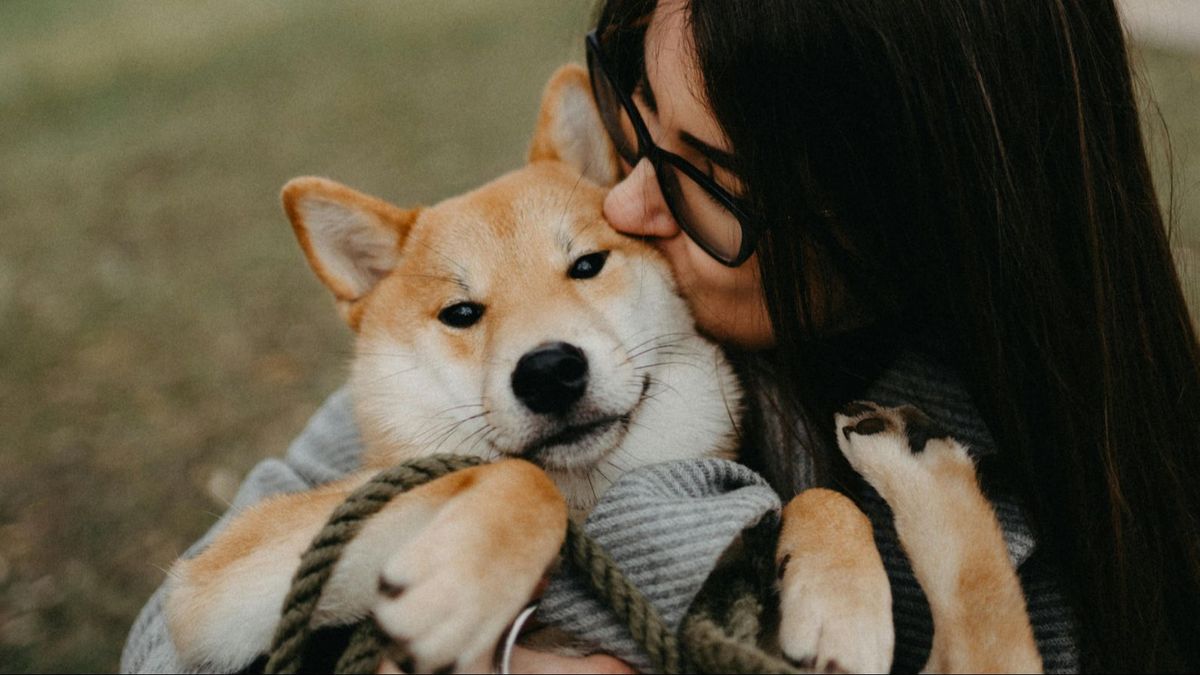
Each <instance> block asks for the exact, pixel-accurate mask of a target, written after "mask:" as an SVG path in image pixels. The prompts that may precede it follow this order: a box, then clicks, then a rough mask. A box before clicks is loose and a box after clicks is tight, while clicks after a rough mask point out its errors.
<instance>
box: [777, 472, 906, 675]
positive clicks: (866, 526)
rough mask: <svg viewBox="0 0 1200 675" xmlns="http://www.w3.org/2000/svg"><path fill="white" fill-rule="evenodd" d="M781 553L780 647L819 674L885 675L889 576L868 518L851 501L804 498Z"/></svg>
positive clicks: (788, 521) (790, 511)
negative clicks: (823, 672) (877, 674)
mask: <svg viewBox="0 0 1200 675" xmlns="http://www.w3.org/2000/svg"><path fill="white" fill-rule="evenodd" d="M783 518H784V522H783V529H782V531H781V532H780V538H779V549H778V551H777V553H776V565H777V567H778V587H779V600H780V608H779V609H780V626H779V646H780V649H781V651H782V652H783V655H784V656H785V657H786V658H787V659H789V660H790V661H792V662H793V664H794V665H797V666H799V667H802V668H805V669H815V670H817V671H818V672H821V671H825V672H852V673H885V672H887V671H888V669H889V668H890V666H891V663H892V651H893V647H894V645H895V631H894V628H893V626H892V595H891V585H890V584H889V582H888V577H887V572H886V571H885V570H884V567H883V561H882V559H881V558H880V556H879V551H878V550H877V549H876V548H875V540H874V536H873V533H872V529H871V523H870V521H868V520H867V517H866V516H865V515H863V513H862V512H861V511H859V510H858V508H857V507H856V506H855V505H854V503H853V502H851V501H850V500H849V499H848V498H846V497H845V496H843V495H841V494H838V493H836V492H833V491H831V490H824V489H820V488H817V489H811V490H806V491H805V492H802V493H801V494H800V495H798V496H797V497H796V498H794V499H793V500H792V501H791V502H789V503H788V505H787V506H786V507H785V508H784V512H783Z"/></svg>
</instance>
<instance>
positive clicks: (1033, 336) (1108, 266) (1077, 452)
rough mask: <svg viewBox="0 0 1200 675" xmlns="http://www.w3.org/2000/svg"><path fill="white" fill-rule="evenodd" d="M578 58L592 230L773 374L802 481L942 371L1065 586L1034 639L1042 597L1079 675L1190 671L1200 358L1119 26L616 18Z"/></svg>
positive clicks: (812, 5) (885, 9)
mask: <svg viewBox="0 0 1200 675" xmlns="http://www.w3.org/2000/svg"><path fill="white" fill-rule="evenodd" d="M594 35H595V41H594V44H593V46H592V54H591V57H592V59H593V62H592V67H593V88H594V89H595V91H596V93H597V99H598V101H599V102H600V103H601V106H602V110H603V111H604V112H605V114H606V121H607V123H608V126H609V131H610V135H611V136H613V139H614V142H615V143H616V145H617V147H618V150H619V151H620V154H621V155H622V157H623V158H624V159H625V160H626V163H627V168H628V174H627V176H626V177H625V179H624V180H623V181H622V182H621V183H620V184H619V185H618V186H617V187H616V188H615V189H614V190H613V191H612V192H611V194H610V195H609V196H608V199H607V201H606V203H605V214H606V216H607V217H608V218H609V219H610V221H611V222H612V224H613V226H614V227H616V228H617V229H618V230H621V231H623V232H625V233H628V234H631V235H635V236H644V237H649V238H651V239H652V240H653V241H654V242H655V243H656V244H657V245H658V246H659V248H660V249H661V250H662V251H663V253H664V254H665V255H666V256H667V258H668V259H669V260H670V261H671V263H672V265H673V266H674V269H675V271H676V273H677V276H678V277H679V279H680V282H681V285H682V287H683V289H684V293H685V295H687V296H688V297H689V299H690V300H691V303H692V305H693V309H694V310H695V311H696V314H697V317H698V320H699V321H700V323H701V325H702V326H703V327H704V328H705V329H706V330H708V331H709V332H710V333H711V334H713V335H714V336H716V337H718V338H720V339H722V340H725V341H727V342H729V343H731V344H733V345H737V346H742V347H747V348H751V349H757V348H762V347H771V352H770V353H771V355H772V357H773V358H774V361H775V363H774V367H775V368H774V369H775V371H776V372H778V373H781V374H782V376H781V377H780V378H779V379H780V382H781V386H782V387H783V389H784V392H785V394H787V396H786V398H787V400H789V401H790V402H791V403H793V404H794V405H795V406H796V409H797V410H799V411H801V412H800V413H799V414H798V418H799V422H800V423H801V427H802V428H803V430H804V434H805V436H806V437H807V438H809V439H811V442H810V443H808V446H807V447H808V449H809V450H810V451H811V453H812V454H813V457H812V463H813V469H814V471H815V475H816V480H817V481H820V482H825V483H834V484H849V482H848V480H847V476H846V474H847V469H846V468H845V467H844V466H843V465H842V464H841V461H840V458H839V457H838V456H837V454H836V452H830V451H829V450H828V449H830V448H836V446H835V445H834V443H833V439H832V432H833V425H832V424H830V423H829V420H830V419H832V413H833V411H835V410H836V409H838V408H839V407H840V406H842V405H844V404H845V403H846V402H848V401H850V400H852V399H854V398H858V397H861V396H863V395H864V393H869V392H870V391H871V390H872V386H873V383H877V382H878V381H879V379H880V378H881V377H886V376H887V373H888V372H889V369H890V368H894V367H895V364H896V362H897V359H903V358H907V356H906V355H912V354H915V355H918V358H923V359H925V360H926V362H933V363H936V364H937V365H938V368H939V369H941V370H942V371H944V372H945V373H947V374H949V377H951V380H949V381H953V380H960V381H961V382H962V385H963V389H964V392H965V395H966V396H969V398H970V401H971V402H973V404H974V407H975V408H976V409H977V410H978V418H979V421H981V422H982V423H983V424H984V425H985V426H986V431H990V436H991V439H993V440H994V445H995V449H996V451H997V452H996V453H995V455H994V456H993V459H994V460H995V461H993V462H991V464H993V465H994V467H989V468H988V469H987V470H985V475H984V478H985V481H989V480H992V481H996V482H1001V483H1003V484H1004V485H1007V486H1009V487H1008V489H1007V490H1005V488H1003V487H1001V488H999V489H998V490H996V493H1002V492H1008V493H1011V494H1012V495H1013V496H1014V497H1015V499H1016V500H1017V502H1018V503H1019V504H1021V505H1023V507H1024V509H1025V511H1026V512H1027V514H1028V516H1029V517H1030V519H1031V524H1032V526H1033V532H1034V533H1035V535H1036V538H1037V540H1038V544H1037V552H1036V553H1035V555H1034V557H1035V558H1037V559H1038V564H1039V565H1041V566H1042V569H1043V570H1057V572H1042V575H1043V576H1049V577H1050V578H1051V581H1052V582H1053V583H1052V584H1050V585H1049V586H1046V585H1036V586H1035V585H1033V584H1031V583H1030V578H1029V576H1030V575H1027V574H1026V573H1025V572H1024V571H1022V578H1023V581H1025V583H1026V593H1027V596H1028V599H1029V603H1030V607H1031V611H1034V608H1035V607H1037V606H1039V604H1040V603H1042V601H1043V600H1045V598H1044V597H1041V595H1040V594H1041V593H1042V592H1043V590H1042V589H1046V588H1051V589H1052V588H1053V586H1058V587H1059V588H1060V589H1061V591H1062V593H1063V594H1064V597H1065V600H1066V604H1067V606H1068V607H1069V608H1070V610H1071V611H1070V612H1069V613H1067V615H1066V616H1068V617H1069V618H1070V620H1071V622H1072V623H1073V624H1074V625H1073V628H1072V629H1071V630H1070V631H1069V633H1072V634H1073V639H1074V640H1075V641H1077V644H1078V646H1079V657H1080V659H1081V661H1080V663H1079V665H1080V666H1081V667H1082V668H1083V669H1085V670H1111V671H1142V670H1148V671H1157V670H1194V669H1196V668H1197V667H1200V647H1198V645H1200V640H1198V639H1197V638H1198V637H1200V635H1198V632H1197V625H1200V525H1198V520H1197V519H1198V517H1200V489H1197V488H1196V483H1197V482H1198V481H1200V461H1198V452H1200V350H1198V347H1197V340H1196V335H1195V333H1194V332H1193V327H1192V325H1191V324H1190V322H1189V319H1188V314H1187V308H1186V306H1185V302H1184V299H1183V295H1182V293H1181V291H1180V284H1179V281H1178V279H1177V277H1176V274H1175V271H1174V268H1173V266H1172V262H1171V258H1170V252H1169V248H1168V243H1167V239H1166V236H1165V233H1164V226H1163V222H1162V216H1161V213H1160V211H1159V208H1158V205H1157V201H1156V198H1155V194H1154V190H1153V187H1152V184H1151V179H1150V172H1149V168H1148V164H1147V159H1146V153H1145V150H1144V148H1143V145H1142V139H1141V136H1140V132H1139V126H1138V114H1137V108H1136V106H1135V103H1134V96H1133V92H1132V87H1131V78H1130V71H1129V65H1128V62H1127V55H1126V50H1125V44H1124V40H1123V35H1122V29H1121V26H1120V22H1119V18H1118V15H1117V12H1116V9H1115V7H1114V6H1113V4H1112V2H1110V1H1107V0H1106V1H1095V2H1093V1H1090V0H1089V1H1088V2H1082V1H1080V0H1075V1H1071V0H1020V1H1018V0H1009V1H1006V2H993V1H987V0H956V1H953V2H945V1H939V2H928V1H926V0H904V1H901V0H861V1H858V2H837V1H835V0H825V1H817V0H806V1H803V2H799V1H796V0H756V1H755V2H737V1H735V0H728V1H719V0H691V1H690V2H689V1H687V0H661V1H660V2H657V3H655V2H654V1H653V0H610V1H609V2H607V3H606V4H605V5H604V6H603V8H602V10H601V12H600V19H599V25H598V28H597V30H596V32H595V34H594ZM601 65H602V69H601V68H600V67H599V66H601ZM597 70H602V72H600V73H597ZM623 96H625V97H627V99H626V100H625V101H624V102H623V101H622V97H623ZM622 103H624V107H623V106H622ZM635 114H636V115H637V116H640V117H641V118H642V120H643V121H641V122H639V121H636V120H633V119H632V117H633V115H635ZM638 125H641V126H642V128H641V129H640V130H639V129H638V128H637V127H638ZM652 144H656V145H657V146H658V148H660V149H655V148H652V147H651V145H652ZM663 151H667V152H671V153H675V154H676V155H678V157H675V158H668V157H666V156H665V155H664V154H663ZM685 162H686V163H688V164H691V165H692V167H694V168H693V169H691V170H689V169H686V168H684V167H683V164H684V163H685ZM699 174H703V175H699ZM714 184H715V187H716V189H714ZM747 256H748V257H747ZM933 381H936V378H932V377H931V378H926V380H925V382H923V383H922V384H923V385H928V383H929V382H933ZM926 388H927V387H926ZM946 395H947V396H949V397H951V398H953V397H954V396H955V395H956V394H955V393H953V392H946ZM931 398H932V399H933V400H936V399H937V396H933V397H931ZM760 461H761V464H762V467H763V469H764V470H765V471H767V472H768V474H769V477H770V478H771V479H772V480H773V482H774V483H775V484H776V485H777V486H782V487H783V489H784V490H785V491H786V490H787V488H788V487H791V486H789V485H787V483H788V481H789V480H791V481H793V483H794V480H793V478H794V477H795V476H797V475H803V473H804V472H803V471H798V470H797V468H796V467H795V466H793V465H794V464H797V463H803V462H804V461H805V458H804V457H802V456H800V455H798V454H795V453H793V454H791V455H790V456H782V457H781V456H779V455H778V452H777V451H776V452H774V453H773V452H772V450H771V449H769V448H768V449H765V450H764V455H763V456H762V457H761V458H760ZM1005 479H1007V480H1005ZM785 496H786V495H785ZM1002 520H1004V517H1003V513H1002ZM1036 624H1037V620H1036V617H1035V629H1036V628H1037V625H1036ZM898 630H899V629H898ZM1043 637H1044V636H1043V635H1039V641H1040V642H1041V643H1042V646H1043V651H1044V652H1045V650H1046V641H1045V640H1044V639H1043ZM897 640H898V647H897V651H898V655H897V658H898V659H899V652H900V649H901V646H900V644H899V642H900V635H899V634H898V637H897ZM917 665H919V664H917ZM1051 665H1052V664H1051V663H1050V662H1049V661H1048V662H1047V667H1048V668H1050V667H1051ZM1060 665H1065V664H1060Z"/></svg>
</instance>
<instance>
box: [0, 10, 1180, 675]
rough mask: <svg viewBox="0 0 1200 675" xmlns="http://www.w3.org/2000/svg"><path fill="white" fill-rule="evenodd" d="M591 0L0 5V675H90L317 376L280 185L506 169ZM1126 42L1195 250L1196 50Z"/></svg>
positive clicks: (457, 182) (315, 309)
mask: <svg viewBox="0 0 1200 675" xmlns="http://www.w3.org/2000/svg"><path fill="white" fill-rule="evenodd" d="M590 12H591V2H590V0H586V1H583V0H580V1H576V0H571V1H569V2H568V1H566V0H541V1H536V0H521V1H517V0H505V1H504V2H479V1H477V0H405V1H404V2H362V1H355V2H343V3H337V4H332V3H322V2H315V1H289V2H283V1H281V0H275V1H270V2H267V1H263V2H256V3H238V2H232V1H222V2H190V1H189V2H184V1H182V0H179V1H171V2H167V1H156V2H153V3H151V2H138V1H136V0H131V1H128V2H108V1H106V2H100V1H95V2H63V1H55V2H49V1H44V0H34V1H29V2H14V1H9V2H4V3H0V235H2V239H0V430H2V432H3V441H2V442H0V452H2V453H3V455H2V456H3V471H0V671H56V670H60V669H61V670H65V671H69V672H70V671H80V670H112V669H114V668H115V667H116V663H117V658H118V655H119V651H120V648H121V644H122V641H123V639H124V636H125V633H126V631H127V630H128V627H129V624H130V622H131V621H132V620H133V616H134V614H135V613H136V611H137V610H138V608H139V607H140V606H141V604H142V603H143V602H144V601H145V599H146V598H147V596H148V595H149V593H150V592H151V590H152V589H153V588H154V587H155V586H157V585H158V584H159V583H160V582H161V581H162V580H163V576H164V572H163V570H164V569H165V568H166V567H167V566H169V565H170V563H171V561H172V560H173V559H174V557H175V556H176V555H178V553H179V552H180V551H182V550H183V548H185V547H186V546H187V544H188V543H189V542H191V541H192V540H194V539H195V538H196V537H197V536H198V535H199V534H200V533H201V532H202V531H204V530H205V529H206V528H207V527H208V525H209V524H210V523H212V521H213V520H214V518H215V517H216V515H217V514H218V513H220V512H221V511H222V510H224V507H225V503H226V501H227V500H228V499H229V498H230V496H231V494H232V491H233V489H234V487H235V486H236V484H237V482H238V481H239V480H240V477H241V476H242V475H243V474H244V472H245V471H246V470H247V469H248V468H249V467H250V466H251V465H253V464H254V463H255V462H256V461H258V460H259V459H261V458H262V457H264V456H268V455H275V454H279V453H281V452H282V451H283V449H284V448H285V447H286V445H287V443H288V441H289V440H290V439H291V438H292V437H293V436H294V435H295V434H296V433H297V432H298V431H299V429H300V428H301V426H302V425H303V423H304V421H305V419H306V418H307V417H308V416H309V415H310V414H311V413H312V411H313V410H314V409H315V408H316V406H317V405H318V404H319V403H320V402H321V400H322V399H323V398H324V397H325V396H326V395H327V394H328V393H329V392H330V391H332V390H333V389H335V388H336V387H337V386H338V385H339V384H340V383H341V382H342V380H343V378H344V373H345V365H346V362H347V359H348V355H349V347H350V335H349V332H348V330H346V329H345V328H344V327H343V325H342V324H341V323H340V321H339V320H338V319H337V318H336V316H335V314H334V311H333V305H332V303H331V302H330V301H329V299H328V297H327V294H326V292H325V290H324V289H323V287H321V286H320V285H319V284H318V283H317V282H316V281H315V279H314V278H313V277H312V275H311V274H310V272H309V270H308V268H307V266H306V265H305V263H304V261H303V258H302V256H301V255H300V252H299V249H298V247H297V246H296V244H295V242H294V240H293V237H292V234H291V230H290V228H289V227H288V225H287V223H286V220H285V219H284V217H283V215H282V213H281V210H280V208H279V205H278V197H277V193H278V190H279V188H280V186H281V185H282V184H283V183H284V182H285V181H286V180H287V179H288V178H290V177H292V176H295V175H299V174H323V175H327V176H330V177H334V178H336V179H338V180H341V181H343V182H346V183H349V184H351V185H354V186H356V187H358V188H361V189H363V190H365V191H368V192H372V193H374V194H378V195H380V196H382V197H385V198H388V199H390V200H393V201H396V202H398V203H400V204H402V205H403V204H412V203H418V202H425V203H428V202H430V201H434V200H437V199H439V198H441V197H444V196H449V195H452V194H454V193H457V192H459V191H462V190H464V189H466V188H469V187H472V186H474V185H477V184H479V183H481V182H483V181H484V180H486V179H488V178H490V177H492V176H494V175H496V174H498V173H500V172H502V171H504V170H506V169H509V168H512V167H515V166H517V165H519V164H520V163H521V162H522V160H523V152H524V148H525V143H526V140H527V137H528V135H529V131H530V129H531V127H532V124H533V119H534V115H535V112H536V105H537V100H538V96H539V92H540V89H541V87H542V84H543V83H544V82H545V80H546V78H547V77H548V76H549V74H550V73H551V72H552V71H553V69H554V68H555V66H556V65H558V64H560V63H562V62H564V61H566V60H572V59H578V58H579V57H581V55H582V50H581V48H580V43H581V37H582V34H583V31H584V30H585V28H586V26H587V23H588V17H589V15H590ZM1143 59H1144V62H1145V64H1146V71H1147V78H1146V79H1147V83H1148V85H1149V86H1150V87H1151V88H1152V89H1153V90H1154V92H1155V94H1156V96H1157V100H1158V102H1159V105H1160V107H1161V110H1162V114H1163V117H1164V118H1165V120H1166V126H1167V128H1168V129H1169V131H1170V137H1171V139H1172V143H1173V148H1174V152H1173V156H1174V163H1175V176H1176V181H1175V183H1176V189H1175V204H1176V213H1177V221H1176V222H1177V223H1178V226H1177V231H1176V235H1177V239H1178V240H1179V241H1180V242H1183V241H1185V240H1186V241H1190V242H1193V243H1200V218H1198V214H1200V194H1198V189H1197V181H1198V180H1200V163H1198V162H1197V158H1196V156H1195V155H1196V154H1197V153H1198V152H1200V118H1198V116H1197V114H1196V113H1195V111H1197V110H1200V60H1198V59H1197V58H1194V57H1192V58H1188V57H1183V56H1178V55H1170V54H1164V53H1154V52H1147V53H1145V54H1144V55H1143ZM1155 136H1156V138H1158V139H1161V138H1162V134H1161V130H1157V129H1156V131H1155ZM1160 147H1161V146H1160ZM1162 155H1163V153H1161V152H1156V156H1162ZM1160 164H1161V163H1160Z"/></svg>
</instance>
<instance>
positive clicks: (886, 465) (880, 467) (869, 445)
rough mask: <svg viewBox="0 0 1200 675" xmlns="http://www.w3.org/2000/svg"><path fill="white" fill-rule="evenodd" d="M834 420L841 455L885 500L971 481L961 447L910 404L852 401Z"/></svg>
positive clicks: (971, 468)
mask: <svg viewBox="0 0 1200 675" xmlns="http://www.w3.org/2000/svg"><path fill="white" fill-rule="evenodd" d="M835 421H836V425H837V440H838V445H839V447H840V448H841V450H842V454H843V455H845V456H846V459H847V460H848V461H849V462H850V466H852V467H854V470H855V471H857V472H858V473H859V474H860V475H861V476H862V477H863V478H865V479H866V480H867V482H868V483H870V484H871V485H872V487H874V488H875V489H876V490H878V491H879V494H880V495H881V496H882V497H883V498H884V499H885V500H887V501H888V503H893V500H895V499H898V498H901V497H903V495H905V494H914V493H919V492H920V491H922V490H923V489H925V488H928V487H932V485H931V483H932V484H946V483H963V482H964V481H966V482H967V483H969V484H974V476H975V465H974V462H973V461H972V460H971V457H970V455H968V454H967V451H966V448H964V447H963V446H962V445H961V444H960V443H958V442H957V441H955V440H954V439H953V438H951V437H950V436H949V434H948V433H947V432H946V431H944V430H943V429H941V428H939V427H938V426H937V425H936V424H935V423H934V422H933V421H932V420H930V419H929V417H928V416H927V415H925V413H923V412H921V411H920V410H918V409H917V408H914V407H913V406H908V405H906V406H900V407H898V408H885V407H882V406H879V405H876V404H874V403H870V402H858V401H856V402H854V403H851V404H850V405H848V406H847V407H846V409H845V410H843V411H842V412H841V413H838V414H837V415H836V416H835ZM894 506H895V505H894V504H893V507H894Z"/></svg>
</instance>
